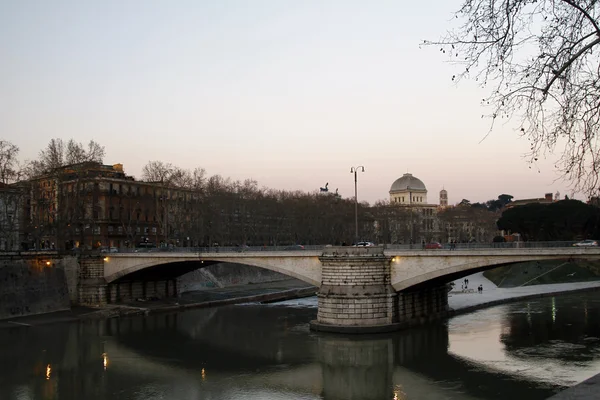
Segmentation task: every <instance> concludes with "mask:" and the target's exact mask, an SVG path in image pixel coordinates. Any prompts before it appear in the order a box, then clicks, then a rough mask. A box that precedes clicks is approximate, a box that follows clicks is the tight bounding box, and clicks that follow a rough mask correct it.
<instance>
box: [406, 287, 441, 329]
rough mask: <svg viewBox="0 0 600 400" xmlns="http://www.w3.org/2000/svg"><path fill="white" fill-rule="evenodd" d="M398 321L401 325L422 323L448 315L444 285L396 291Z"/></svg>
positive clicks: (407, 325)
mask: <svg viewBox="0 0 600 400" xmlns="http://www.w3.org/2000/svg"><path fill="white" fill-rule="evenodd" d="M397 308H398V321H399V322H400V323H401V324H402V325H403V327H410V326H417V325H422V324H424V323H426V322H430V321H434V320H436V319H439V318H444V317H446V316H447V315H448V288H447V286H446V285H441V286H436V287H426V288H421V289H419V290H418V291H402V292H398V307H397Z"/></svg>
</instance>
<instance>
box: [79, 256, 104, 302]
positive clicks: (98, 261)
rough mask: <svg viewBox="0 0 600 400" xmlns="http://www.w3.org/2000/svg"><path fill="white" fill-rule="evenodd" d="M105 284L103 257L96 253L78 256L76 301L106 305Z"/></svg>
mask: <svg viewBox="0 0 600 400" xmlns="http://www.w3.org/2000/svg"><path fill="white" fill-rule="evenodd" d="M106 291H107V285H106V280H105V279H104V259H103V257H101V256H97V255H89V256H88V255H81V256H80V257H79V285H78V301H77V302H78V303H79V304H80V305H88V306H104V305H106Z"/></svg>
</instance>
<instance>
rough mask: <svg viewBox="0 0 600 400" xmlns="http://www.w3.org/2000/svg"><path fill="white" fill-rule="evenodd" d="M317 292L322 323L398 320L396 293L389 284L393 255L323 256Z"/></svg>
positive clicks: (370, 323)
mask: <svg viewBox="0 0 600 400" xmlns="http://www.w3.org/2000/svg"><path fill="white" fill-rule="evenodd" d="M320 260H321V263H322V265H323V270H322V285H321V287H320V289H319V292H318V294H317V296H318V299H319V310H318V314H317V321H318V322H319V323H320V324H330V325H338V326H357V327H361V326H377V325H389V324H393V323H395V322H396V321H397V312H396V304H395V297H396V293H395V292H394V289H393V288H392V287H391V285H390V259H389V258H388V257H385V256H383V255H376V254H364V255H362V254H357V255H348V256H323V257H321V258H320Z"/></svg>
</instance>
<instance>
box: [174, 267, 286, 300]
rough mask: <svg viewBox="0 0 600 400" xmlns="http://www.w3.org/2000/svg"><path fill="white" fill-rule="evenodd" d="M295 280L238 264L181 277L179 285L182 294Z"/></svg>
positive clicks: (212, 268) (202, 270)
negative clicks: (208, 289) (216, 288)
mask: <svg viewBox="0 0 600 400" xmlns="http://www.w3.org/2000/svg"><path fill="white" fill-rule="evenodd" d="M288 279H293V278H291V277H290V276H287V275H283V274H280V273H278V272H274V271H269V270H268V269H263V268H258V267H252V266H249V265H244V264H236V263H218V264H214V265H209V266H207V267H204V268H200V269H197V270H195V271H192V272H190V273H187V274H185V275H182V276H180V277H179V278H178V279H177V285H178V287H179V290H180V292H181V293H184V292H190V291H193V290H202V289H206V288H212V287H228V286H235V285H247V284H249V283H264V282H276V281H282V280H288Z"/></svg>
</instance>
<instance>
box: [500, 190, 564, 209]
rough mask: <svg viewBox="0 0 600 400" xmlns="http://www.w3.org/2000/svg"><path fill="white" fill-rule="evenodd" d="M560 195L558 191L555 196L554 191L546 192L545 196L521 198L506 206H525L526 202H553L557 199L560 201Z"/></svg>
mask: <svg viewBox="0 0 600 400" xmlns="http://www.w3.org/2000/svg"><path fill="white" fill-rule="evenodd" d="M559 197H560V193H559V192H556V194H555V195H554V198H553V197H552V193H546V194H545V195H544V197H539V198H533V199H520V200H513V201H511V202H510V203H508V204H507V205H506V208H512V207H518V206H524V205H525V204H552V203H554V202H555V201H558V200H559Z"/></svg>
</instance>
